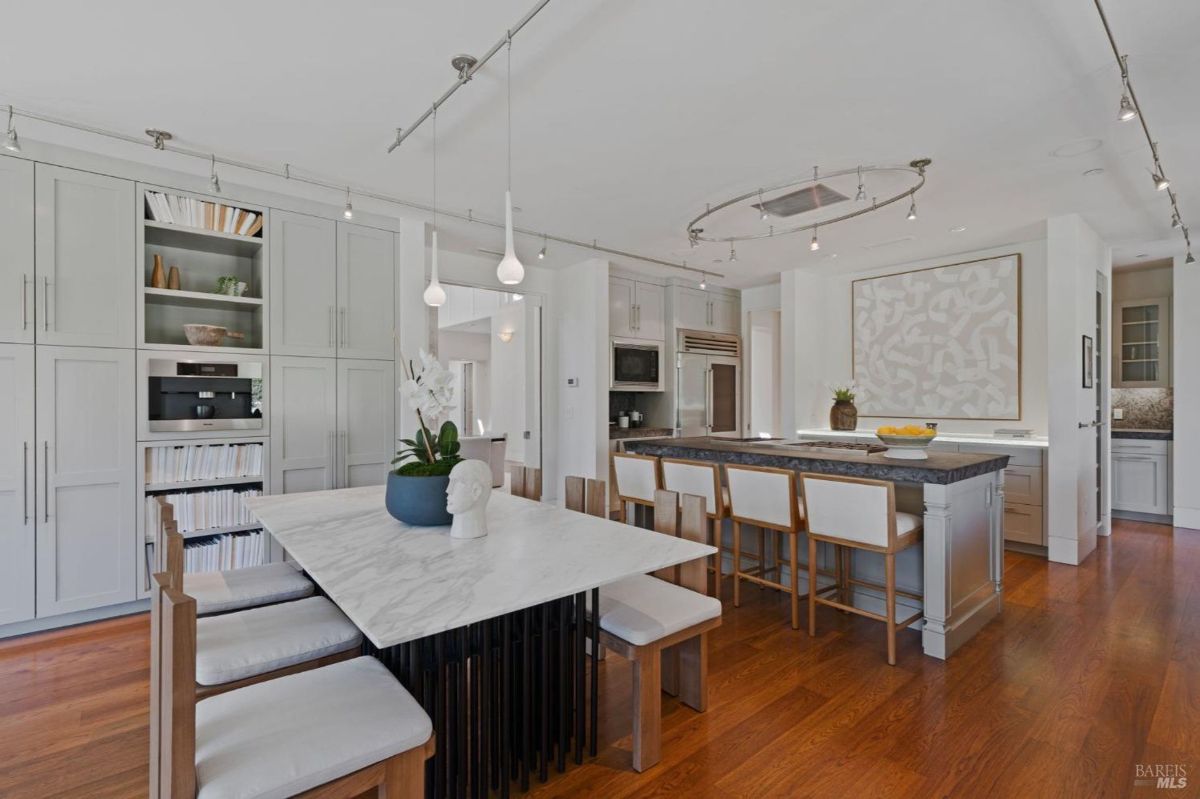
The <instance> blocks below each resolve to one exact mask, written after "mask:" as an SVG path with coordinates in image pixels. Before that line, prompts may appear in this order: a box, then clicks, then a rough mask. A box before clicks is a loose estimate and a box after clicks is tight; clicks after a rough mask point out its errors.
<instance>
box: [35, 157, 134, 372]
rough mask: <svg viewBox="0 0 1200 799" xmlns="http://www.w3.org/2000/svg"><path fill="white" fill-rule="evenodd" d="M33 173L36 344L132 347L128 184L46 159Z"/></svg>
mask: <svg viewBox="0 0 1200 799" xmlns="http://www.w3.org/2000/svg"><path fill="white" fill-rule="evenodd" d="M35 174H36V179H37V187H36V199H37V234H36V262H37V280H36V292H35V297H36V300H37V312H36V315H37V341H38V343H39V344H64V345H74V346H86V347H129V348H132V347H133V346H134V320H135V319H136V314H135V313H134V296H135V293H136V291H137V267H136V265H135V264H136V259H135V256H134V190H133V182H132V181H128V180H118V179H117V178H110V177H107V176H105V175H95V174H92V173H91V172H80V171H77V170H74V169H63V168H62V167H57V166H47V165H46V164H38V165H37V167H36V170H35ZM14 288H15V284H14Z"/></svg>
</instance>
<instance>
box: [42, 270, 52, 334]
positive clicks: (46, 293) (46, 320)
mask: <svg viewBox="0 0 1200 799" xmlns="http://www.w3.org/2000/svg"><path fill="white" fill-rule="evenodd" d="M49 329H50V278H48V277H43V278H42V330H49Z"/></svg>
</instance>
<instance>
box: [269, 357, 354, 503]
mask: <svg viewBox="0 0 1200 799" xmlns="http://www.w3.org/2000/svg"><path fill="white" fill-rule="evenodd" d="M337 379H338V370H337V361H335V360H334V359H333V358H297V357H288V356H286V355H276V356H273V357H272V358H271V416H272V417H273V418H272V425H271V426H272V428H273V429H272V431H271V486H272V490H273V491H274V492H275V493H277V494H294V493H297V492H300V491H321V490H323V489H329V488H337V487H338V482H337V473H338V471H337V452H338V443H339V442H338V439H337Z"/></svg>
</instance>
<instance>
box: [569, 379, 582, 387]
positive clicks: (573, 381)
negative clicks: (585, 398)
mask: <svg viewBox="0 0 1200 799" xmlns="http://www.w3.org/2000/svg"><path fill="white" fill-rule="evenodd" d="M567 388H579V378H578V377H568V378H567Z"/></svg>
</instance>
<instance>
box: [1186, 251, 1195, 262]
mask: <svg viewBox="0 0 1200 799" xmlns="http://www.w3.org/2000/svg"><path fill="white" fill-rule="evenodd" d="M1183 262H1184V263H1185V264H1194V263H1196V259H1195V257H1194V256H1193V255H1192V251H1191V250H1188V254H1187V258H1184V259H1183Z"/></svg>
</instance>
